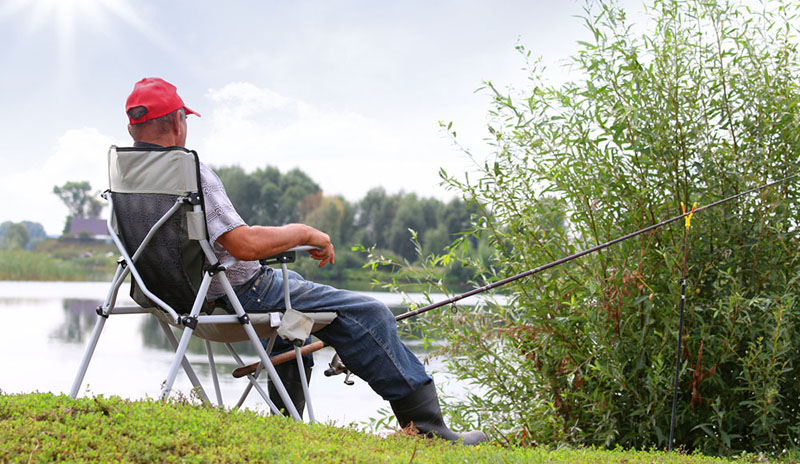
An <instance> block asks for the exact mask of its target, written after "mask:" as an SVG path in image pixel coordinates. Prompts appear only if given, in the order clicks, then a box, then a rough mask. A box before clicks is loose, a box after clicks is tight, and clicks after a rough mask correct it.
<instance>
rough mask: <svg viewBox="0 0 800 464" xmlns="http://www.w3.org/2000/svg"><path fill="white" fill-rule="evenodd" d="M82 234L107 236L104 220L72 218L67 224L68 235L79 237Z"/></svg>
mask: <svg viewBox="0 0 800 464" xmlns="http://www.w3.org/2000/svg"><path fill="white" fill-rule="evenodd" d="M84 232H85V233H87V234H89V235H93V236H97V235H103V236H108V229H107V228H106V220H105V219H99V218H73V219H72V222H70V224H69V233H70V235H79V234H81V233H84Z"/></svg>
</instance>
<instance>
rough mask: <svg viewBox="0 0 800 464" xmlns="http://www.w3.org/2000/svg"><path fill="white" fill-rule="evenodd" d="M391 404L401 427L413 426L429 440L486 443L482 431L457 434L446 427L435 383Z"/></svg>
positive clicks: (470, 443) (472, 443) (474, 443)
mask: <svg viewBox="0 0 800 464" xmlns="http://www.w3.org/2000/svg"><path fill="white" fill-rule="evenodd" d="M389 404H391V405H392V411H394V415H395V417H397V421H398V422H399V423H400V426H401V427H403V428H406V427H407V426H408V425H409V424H413V426H414V427H415V428H416V429H417V430H418V431H419V433H420V434H421V435H424V436H425V437H427V438H432V437H434V436H436V437H439V438H444V439H445V440H448V441H452V442H458V441H461V440H463V444H465V445H477V444H478V443H482V442H484V441H486V435H485V434H484V433H483V432H481V431H480V430H474V431H472V432H464V433H455V432H453V431H452V430H450V429H449V428H448V427H447V426H446V425H445V423H444V419H443V418H442V410H441V409H440V408H439V396H438V395H437V394H436V386H435V385H434V384H433V381H431V382H429V383H428V384H427V385H424V386H423V387H422V388H420V389H418V390H417V391H415V392H413V393H411V394H410V395H408V396H406V397H405V398H402V399H399V400H395V401H390V402H389Z"/></svg>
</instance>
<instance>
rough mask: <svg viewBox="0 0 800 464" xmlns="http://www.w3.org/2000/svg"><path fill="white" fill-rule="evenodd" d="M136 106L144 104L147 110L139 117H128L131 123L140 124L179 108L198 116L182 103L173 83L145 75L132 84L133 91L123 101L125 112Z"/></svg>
mask: <svg viewBox="0 0 800 464" xmlns="http://www.w3.org/2000/svg"><path fill="white" fill-rule="evenodd" d="M137 106H144V107H145V108H146V109H147V112H146V113H145V114H144V116H142V117H141V118H139V119H131V118H130V117H128V119H129V120H130V122H131V124H141V123H143V122H147V121H149V120H151V119H155V118H160V117H161V116H164V115H167V114H169V113H172V112H173V111H175V110H177V109H180V108H183V109H184V110H186V114H196V115H197V116H200V113H198V112H196V111H192V110H191V109H189V108H188V107H187V106H186V105H184V104H183V100H181V97H179V96H178V89H176V88H175V86H174V85H172V84H170V83H169V82H167V81H165V80H164V79H161V78H158V77H145V78H144V79H142V80H140V81H139V82H137V83H136V85H134V86H133V92H131V94H130V95H128V100H127V101H126V102H125V113H127V112H128V111H129V110H130V109H131V108H135V107H137Z"/></svg>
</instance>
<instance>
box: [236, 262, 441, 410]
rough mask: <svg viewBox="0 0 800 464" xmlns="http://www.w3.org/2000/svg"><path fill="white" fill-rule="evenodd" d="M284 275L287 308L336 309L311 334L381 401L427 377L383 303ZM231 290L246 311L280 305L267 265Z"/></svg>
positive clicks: (276, 277)
mask: <svg viewBox="0 0 800 464" xmlns="http://www.w3.org/2000/svg"><path fill="white" fill-rule="evenodd" d="M288 275H289V295H290V298H291V302H292V308H294V309H296V310H298V311H302V312H315V311H318V312H324V311H334V312H336V313H337V317H336V319H334V320H333V322H331V323H330V324H329V325H328V326H326V327H324V328H323V329H321V330H319V331H317V332H315V333H314V336H316V337H317V338H319V339H320V340H322V341H323V342H325V343H326V344H328V345H330V346H332V347H333V348H334V349H335V350H336V352H337V353H339V356H340V357H341V359H342V362H343V363H344V364H345V366H347V368H348V369H350V371H351V372H352V373H353V374H355V375H357V376H359V377H360V378H362V379H364V380H365V381H366V382H367V383H368V384H369V386H370V387H372V389H373V390H374V391H375V393H377V394H379V395H380V396H381V397H383V399H384V400H386V401H392V400H398V399H401V398H404V397H405V396H408V395H409V394H410V393H412V392H414V391H416V390H417V389H419V388H420V387H422V386H423V385H425V384H427V383H428V382H430V381H431V377H430V376H429V375H428V374H427V373H426V372H425V368H424V367H423V365H422V363H421V362H420V361H419V359H417V357H416V356H414V354H413V353H411V351H410V350H409V349H408V348H407V347H406V346H405V345H404V344H403V343H402V342H401V341H400V338H399V337H398V336H397V323H396V322H395V320H394V316H393V315H392V312H391V311H389V308H387V307H386V305H385V304H383V303H381V302H380V301H378V300H376V299H374V298H370V297H368V296H364V295H359V294H358V293H354V292H351V291H348V290H339V289H336V288H333V287H330V286H328V285H322V284H317V283H314V282H309V281H307V280H305V279H303V277H302V276H301V275H300V274H298V273H296V272H294V271H289V274H288ZM236 293H237V296H238V297H239V301H240V302H241V303H242V306H243V307H244V310H245V311H246V312H270V311H283V310H285V309H286V306H285V304H284V300H283V273H282V272H276V271H274V270H273V269H272V268H270V267H268V266H264V268H263V271H262V273H261V275H260V276H259V277H258V278H257V279H256V280H255V281H254V282H252V283H251V284H249V285H248V286H247V287H246V288H240V289H237V290H236Z"/></svg>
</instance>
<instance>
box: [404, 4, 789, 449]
mask: <svg viewBox="0 0 800 464" xmlns="http://www.w3.org/2000/svg"><path fill="white" fill-rule="evenodd" d="M647 12H648V14H649V16H650V18H651V20H652V22H651V23H650V26H649V31H647V32H646V33H645V34H643V35H637V34H636V33H635V32H634V29H633V28H632V27H631V26H630V25H629V24H628V22H627V21H626V17H625V13H624V11H623V10H621V9H620V8H619V7H617V6H614V5H613V4H612V5H602V4H601V5H600V6H597V7H593V8H587V10H586V13H585V18H584V19H585V22H586V26H587V27H588V28H589V30H590V31H591V32H592V34H593V37H594V40H593V41H592V42H591V43H584V44H582V48H581V49H580V51H579V53H578V54H577V55H576V56H574V57H573V63H572V64H573V67H574V68H575V71H576V72H578V73H580V76H581V77H580V78H579V79H577V80H575V81H574V82H570V83H567V84H564V85H558V86H556V85H549V84H546V83H545V82H544V78H543V77H542V76H543V74H542V69H541V68H540V67H539V65H538V64H537V62H536V61H535V60H531V57H530V52H526V50H525V49H524V48H522V47H520V50H521V52H522V53H523V55H524V56H525V57H526V58H527V62H528V64H529V66H528V68H529V71H530V83H531V87H530V89H527V90H526V91H525V92H524V93H523V91H520V90H513V89H512V90H510V91H508V92H503V91H501V90H499V89H498V88H497V87H496V86H495V85H493V84H491V83H487V84H486V86H485V87H484V91H485V92H487V93H488V94H489V95H490V96H491V98H492V106H491V110H490V115H491V123H490V125H489V129H488V130H489V133H490V143H491V144H492V146H493V147H494V154H493V156H492V159H490V160H488V161H487V162H485V163H484V162H483V161H480V160H475V161H476V162H477V164H478V165H479V166H481V168H480V169H479V170H478V173H477V175H475V173H471V174H470V175H469V176H468V177H466V178H464V179H460V178H457V177H454V176H449V175H447V174H445V173H443V177H444V179H445V181H446V183H447V184H449V185H450V186H451V187H452V188H453V189H455V190H457V191H458V192H460V193H461V194H462V195H463V198H464V199H465V200H467V201H469V202H471V204H472V205H475V206H477V207H478V209H479V210H480V211H481V213H480V214H478V215H476V216H475V217H474V227H473V230H472V231H471V232H470V234H471V235H472V236H480V237H481V238H483V239H486V238H488V240H489V242H490V243H491V244H492V245H493V247H494V256H493V259H492V260H490V261H489V262H481V261H472V262H469V261H468V262H466V263H465V264H466V265H468V266H474V267H476V268H477V269H479V270H480V272H481V282H480V283H483V281H490V280H496V279H500V278H504V277H508V276H510V275H513V274H516V273H519V272H522V271H525V270H527V269H532V268H535V267H537V266H540V265H542V264H544V263H547V262H549V261H552V260H554V259H557V258H560V257H562V256H565V255H567V254H569V253H573V252H576V251H578V250H580V249H586V248H589V247H591V246H593V245H596V244H599V243H602V242H605V241H607V240H610V239H613V238H615V237H618V236H621V235H623V234H625V233H628V232H632V231H634V230H638V229H641V228H644V227H646V226H648V225H650V224H654V223H656V222H658V221H659V220H661V219H665V218H668V217H672V216H675V215H677V214H680V211H681V208H680V205H681V202H684V203H686V204H692V203H693V202H695V201H697V202H698V204H700V205H704V204H709V203H711V202H713V201H715V200H718V199H721V198H723V197H726V196H729V195H731V194H733V193H736V192H741V191H743V190H745V189H747V188H750V187H752V186H755V185H759V184H763V183H766V182H768V181H771V180H775V179H779V178H782V177H785V176H787V175H789V174H791V173H793V172H795V170H796V165H797V156H798V153H800V150H798V148H799V147H800V126H799V125H798V119H799V118H798V116H799V113H798V108H800V107H799V106H798V103H800V86H798V82H799V81H798V71H800V66H798V55H797V45H796V44H797V36H796V35H795V34H796V28H795V25H796V24H798V23H797V19H798V17H797V13H798V5H797V4H796V3H792V2H767V3H766V4H765V5H762V6H761V7H759V8H758V9H752V10H751V9H748V8H745V7H743V6H740V5H736V4H730V3H729V2H725V1H711V0H703V1H679V0H657V1H653V2H651V5H650V7H649V8H648V9H647ZM447 128H448V129H450V130H452V127H451V126H449V125H448V126H447ZM797 189H798V182H797V181H796V180H794V181H792V182H788V183H784V184H782V185H779V186H777V187H775V188H771V189H768V190H764V191H762V192H760V193H759V194H758V195H753V196H749V197H745V198H743V199H742V200H739V201H737V202H731V203H727V204H725V205H723V206H719V207H716V208H712V209H709V210H706V211H703V212H702V213H701V214H699V215H698V216H696V218H695V220H694V221H693V222H692V228H691V231H690V234H689V240H690V251H689V255H688V266H689V267H688V277H687V279H688V287H687V302H686V325H685V329H684V330H685V331H684V338H683V353H684V356H683V363H682V369H681V373H680V386H679V388H680V390H679V403H678V416H677V423H678V427H677V430H676V444H677V445H679V446H684V447H686V448H689V449H693V450H699V451H702V452H704V453H711V454H731V453H735V452H738V451H741V450H748V451H754V450H761V451H767V452H771V453H779V452H781V451H782V450H785V449H790V448H796V447H797V446H798V438H799V436H800V425H798V424H800V403H799V401H800V378H798V370H797V369H798V368H800V350H797V347H798V346H800V332H798V323H799V322H800V319H799V318H800V306H799V305H798V278H799V276H800V253H799V252H798V251H800V248H799V247H800V241H798V218H799V217H800V211H798V208H799V207H800V205H799V204H798V202H797ZM683 233H684V228H683V224H682V223H675V224H674V225H672V226H668V227H664V228H661V229H658V230H655V231H653V232H652V233H648V234H645V235H642V236H639V237H637V238H635V239H632V240H628V241H625V242H623V243H620V244H618V245H615V246H614V247H612V248H609V249H606V250H604V251H602V252H599V253H596V254H593V255H590V256H587V257H584V258H582V259H580V260H578V261H573V262H572V263H570V264H568V265H564V266H560V267H556V268H553V269H552V270H551V271H550V272H548V273H541V274H538V275H537V276H535V277H534V278H531V279H528V280H525V281H519V282H517V283H516V284H514V286H513V288H511V292H512V293H511V295H510V301H509V303H508V304H507V305H505V306H500V305H485V306H482V307H479V308H477V309H474V310H471V309H455V310H452V311H441V312H439V313H437V314H436V315H435V316H430V317H426V318H420V320H419V321H417V323H419V324H423V325H424V326H426V327H425V328H426V329H427V330H428V331H432V330H435V332H430V333H435V334H436V335H437V336H441V337H444V338H445V339H446V341H447V342H448V343H447V347H446V348H445V349H444V352H445V353H446V354H447V355H449V359H450V364H451V366H450V367H451V370H452V371H453V372H454V373H455V374H456V375H457V376H458V377H459V378H461V379H463V380H467V381H472V382H474V384H475V386H476V391H475V393H474V394H471V395H469V397H468V398H467V399H466V400H465V401H464V402H462V404H461V405H460V406H461V407H460V408H459V409H458V412H457V414H455V415H454V417H452V418H451V419H452V420H453V421H455V423H456V425H459V424H461V425H465V424H467V423H472V424H473V425H474V424H476V423H477V424H478V425H481V426H483V427H484V428H486V429H487V431H493V433H494V435H495V436H496V437H502V438H505V439H506V440H508V441H510V442H515V443H523V444H552V443H556V444H575V445H599V446H607V447H613V446H616V445H622V446H624V447H634V448H649V447H665V446H666V444H667V440H668V434H669V421H670V413H671V403H672V382H673V376H674V372H675V348H676V340H677V328H678V305H679V301H680V287H681V286H680V278H681V263H682V261H683ZM468 242H469V237H468V236H465V237H464V238H462V239H461V240H460V241H458V242H456V243H454V244H453V245H452V246H451V248H450V250H449V254H448V255H447V256H449V257H450V258H451V259H452V258H456V257H459V256H461V257H463V256H465V253H464V249H465V248H466V244H467V243H468ZM429 262H436V259H435V257H434V258H433V259H430V258H429Z"/></svg>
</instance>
